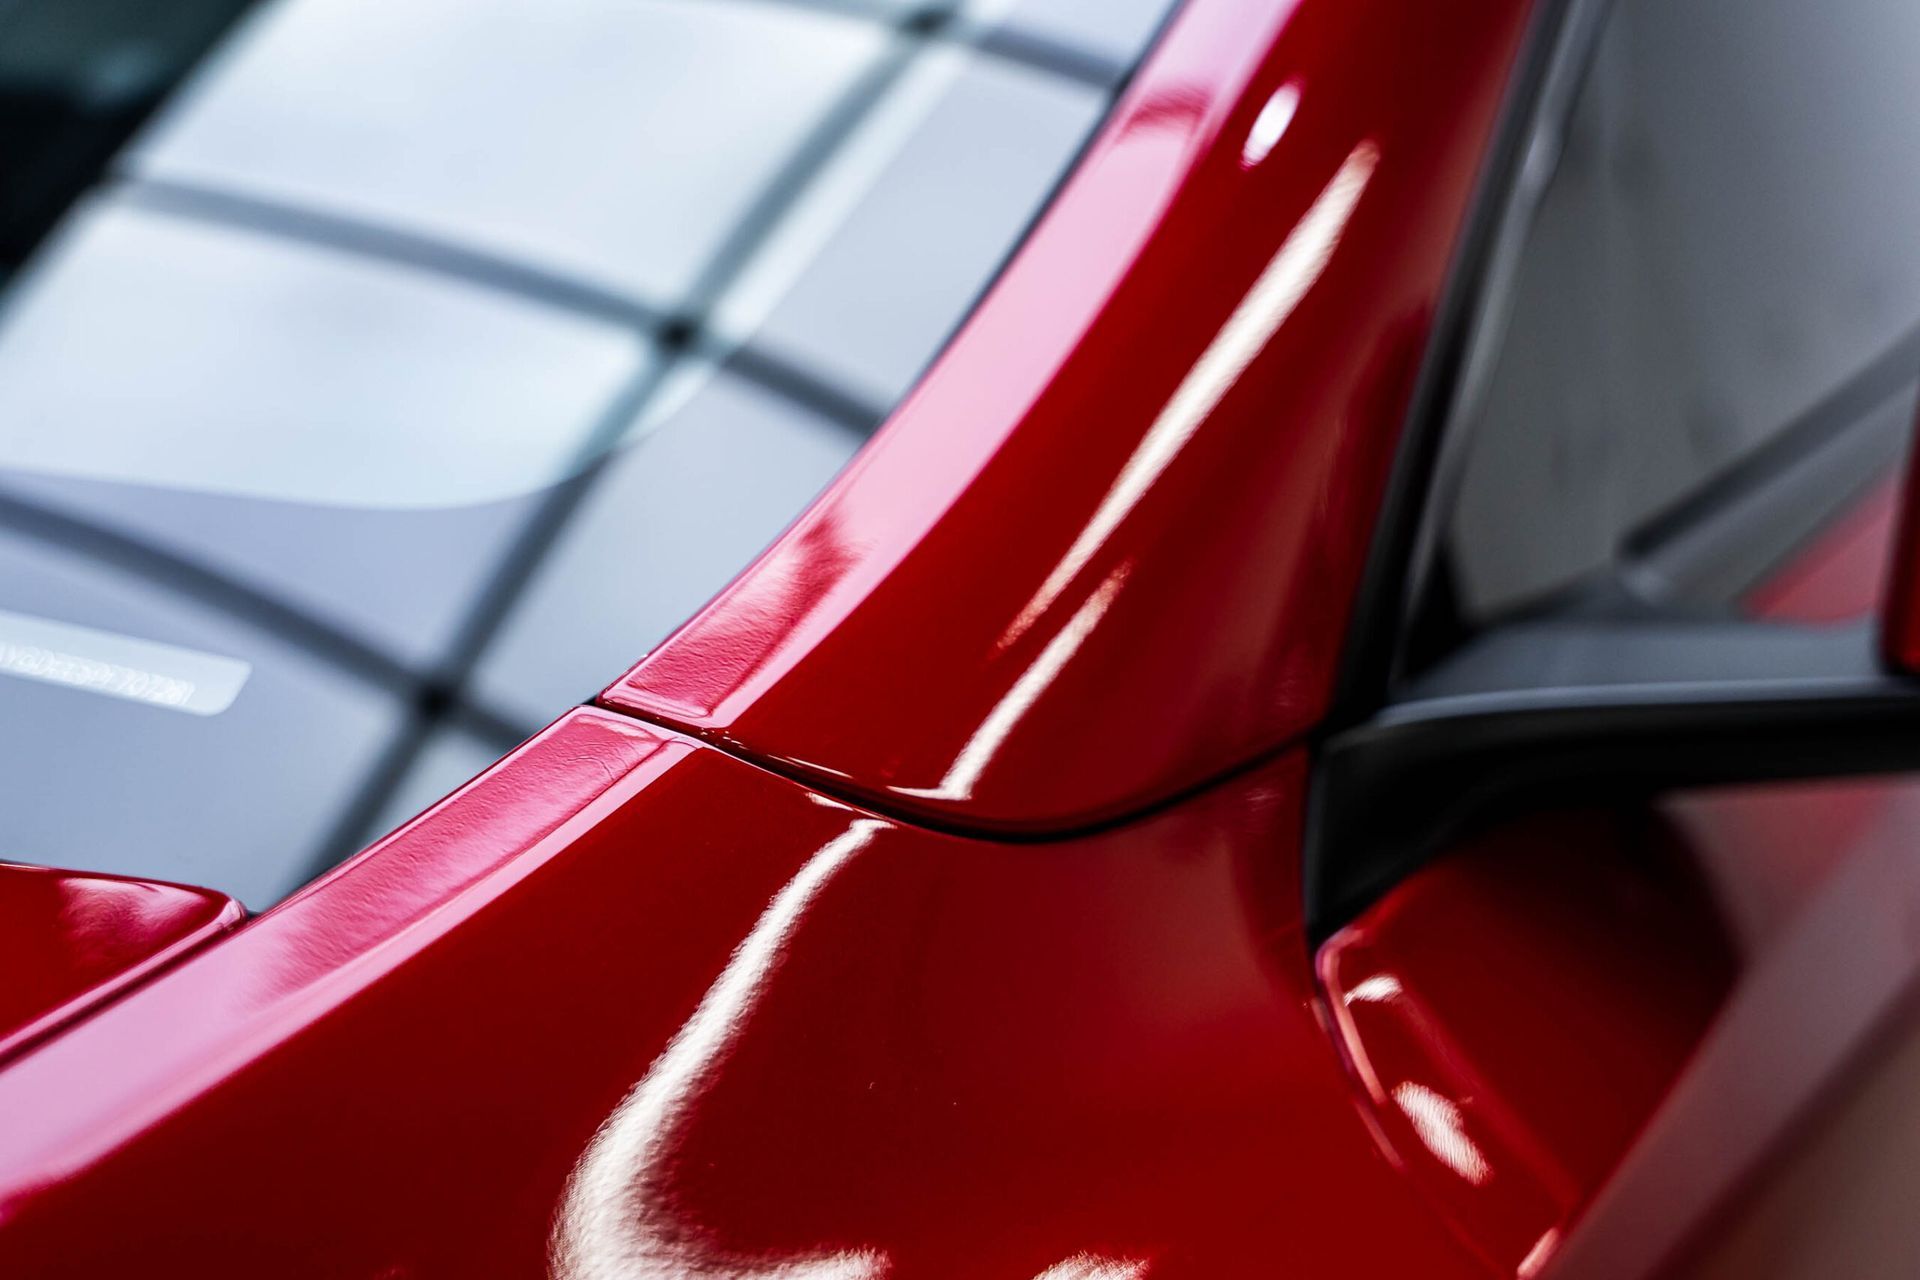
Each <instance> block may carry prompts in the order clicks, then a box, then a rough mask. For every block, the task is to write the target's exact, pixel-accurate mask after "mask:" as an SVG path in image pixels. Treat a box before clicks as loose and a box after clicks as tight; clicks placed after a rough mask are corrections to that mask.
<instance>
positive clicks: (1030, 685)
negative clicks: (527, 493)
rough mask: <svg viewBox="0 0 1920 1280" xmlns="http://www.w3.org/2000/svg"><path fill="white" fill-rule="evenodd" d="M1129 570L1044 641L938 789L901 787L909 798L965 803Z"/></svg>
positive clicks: (1128, 565) (1123, 570) (1122, 571)
mask: <svg viewBox="0 0 1920 1280" xmlns="http://www.w3.org/2000/svg"><path fill="white" fill-rule="evenodd" d="M1132 568H1133V565H1132V562H1130V561H1129V562H1127V563H1124V564H1122V565H1121V566H1120V567H1119V568H1117V569H1115V570H1114V571H1113V572H1112V573H1110V574H1108V575H1107V577H1106V580H1105V581H1104V582H1102V583H1101V584H1100V586H1099V587H1098V588H1097V589H1096V590H1095V591H1094V593H1093V594H1092V595H1090V596H1088V597H1087V599H1086V603H1084V604H1082V605H1081V606H1080V607H1079V609H1077V610H1075V611H1074V615H1073V617H1072V618H1070V619H1068V620H1067V625H1066V626H1064V627H1062V628H1061V629H1060V634H1059V635H1056V636H1055V637H1054V638H1053V639H1051V640H1049V641H1047V647H1046V648H1044V649H1042V650H1041V651H1040V656H1039V657H1038V658H1035V659H1034V661H1033V665H1032V666H1030V667H1028V668H1027V669H1026V670H1025V671H1024V672H1022V673H1021V675H1020V678H1019V679H1018V680H1016V681H1014V682H1013V687H1012V688H1011V689H1009V690H1007V693H1006V696H1005V697H1003V698H1001V699H1000V701H999V702H998V703H996V704H994V708H993V710H992V711H990V712H988V713H987V717H986V719H984V720H982V721H981V722H980V727H979V728H978V729H975V730H974V731H973V736H972V737H970V738H968V739H967V745H966V746H964V747H962V748H961V749H960V754H959V755H957V756H955V757H954V761H953V765H952V767H951V768H949V769H948V770H947V773H946V776H945V777H943V778H941V779H940V785H939V786H937V787H930V788H913V787H902V788H900V790H901V791H902V792H904V793H906V794H908V795H917V796H925V797H927V798H929V799H935V800H964V799H966V798H967V797H968V796H970V795H972V794H973V786H974V784H975V783H976V782H978V781H980V774H981V773H982V772H983V771H984V770H985V769H986V767H987V765H988V764H989V763H990V762H991V761H992V760H993V757H994V753H995V752H997V751H999V750H1000V747H1001V744H1002V743H1004V742H1006V740H1007V735H1008V734H1010V733H1012V732H1013V727H1014V726H1015V725H1017V724H1019V723H1020V718H1021V717H1022V716H1024V715H1026V714H1027V712H1028V711H1030V710H1032V708H1033V704H1034V703H1035V702H1037V701H1039V699H1040V695H1041V694H1043V693H1045V692H1046V691H1047V688H1048V686H1050V685H1052V684H1053V682H1054V681H1055V680H1056V679H1058V678H1059V675H1060V671H1061V669H1062V668H1063V667H1065V666H1066V665H1067V663H1068V662H1069V661H1070V660H1071V659H1072V657H1073V655H1074V654H1075V653H1078V652H1079V650H1080V646H1081V645H1083V644H1085V643H1086V641H1087V637H1088V636H1090V635H1092V634H1093V629H1094V627H1095V626H1097V625H1098V624H1099V622H1100V619H1101V618H1102V617H1103V616H1104V615H1105V614H1106V612H1107V610H1108V609H1110V608H1112V607H1113V600H1114V597H1115V596H1117V595H1119V594H1120V588H1121V586H1122V584H1124V583H1125V582H1126V580H1127V573H1128V571H1129V570H1131V569H1132Z"/></svg>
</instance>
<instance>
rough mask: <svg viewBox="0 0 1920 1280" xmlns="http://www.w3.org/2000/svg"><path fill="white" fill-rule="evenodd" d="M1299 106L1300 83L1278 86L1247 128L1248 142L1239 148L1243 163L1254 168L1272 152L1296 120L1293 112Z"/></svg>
mask: <svg viewBox="0 0 1920 1280" xmlns="http://www.w3.org/2000/svg"><path fill="white" fill-rule="evenodd" d="M1299 109H1300V86H1299V85H1296V84H1293V83H1291V82H1289V83H1287V84H1283V85H1281V86H1280V87H1279V88H1278V89H1275V90H1274V91H1273V96H1272V97H1271V98H1268V99H1267V105H1266V106H1264V107H1262V108H1260V114H1259V115H1258V116H1255V117H1254V121H1253V128H1251V129H1249V130H1248V131H1247V140H1246V143H1245V144H1244V145H1243V146H1241V148H1240V163H1242V164H1244V165H1246V166H1247V167H1248V168H1249V169H1251V168H1252V167H1253V166H1254V165H1256V164H1259V163H1260V162H1261V161H1262V160H1265V159H1266V158H1267V157H1268V156H1269V155H1271V154H1272V153H1273V149H1274V147H1275V146H1276V145H1278V144H1279V142H1280V139H1281V138H1282V137H1283V136H1285V134H1286V132H1287V126H1288V125H1290V124H1292V123H1293V113H1294V112H1296V111H1298V110H1299Z"/></svg>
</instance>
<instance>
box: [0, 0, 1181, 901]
mask: <svg viewBox="0 0 1920 1280" xmlns="http://www.w3.org/2000/svg"><path fill="white" fill-rule="evenodd" d="M1167 8H1168V0H1003V2H1001V3H972V4H958V3H956V4H947V5H931V6H928V5H910V4H906V3H903V2H901V0H869V2H865V3H856V2H854V0H549V2H548V3H542V4H537V5H534V4H526V3H524V0H275V2H271V3H265V4H254V5H249V4H243V3H240V2H239V0H193V2H192V3H188V2H185V0H179V2H176V3H172V4H168V5H157V6H156V5H148V4H145V3H139V2H137V0H12V2H11V3H8V2H7V0H0V136H4V137H5V138H6V139H7V143H8V145H7V147H6V148H5V149H4V150H0V155H4V156H5V157H6V159H5V160H4V161H3V162H0V165H4V171H5V177H6V181H5V182H4V183H0V190H3V191H4V192H5V196H4V203H3V204H0V255H4V256H0V283H3V284H4V292H3V293H0V725H4V726H5V729H4V732H0V779H3V780H4V781H0V858H5V859H10V860H15V861H22V862H32V863H38V864H42V865H55V866H68V867H75V868H81V869H87V870H97V871H109V872H117V873H123V874H133V875H142V876H149V877H154V878H160V879H170V880H180V881H187V882H191V883H196V884H202V885H208V886H211V887H214V888H218V889H222V890H225V891H227V892H229V893H233V894H235V895H236V896H238V897H239V898H241V899H242V900H243V901H245V902H247V903H248V904H249V905H251V906H254V907H256V908H257V907H261V906H265V905H268V904H270V903H272V902H274V901H276V900H278V899H279V898H281V897H283V896H285V895H286V894H287V893H288V892H290V891H291V890H293V889H294V888H297V887H298V886H299V885H300V884H302V883H304V882H305V881H306V880H308V879H310V878H311V877H312V876H313V875H314V874H315V873H316V872H317V871H319V870H321V869H324V868H325V867H327V866H329V865H331V864H332V863H333V862H335V861H337V860H338V859H339V858H340V857H342V856H344V855H345V854H347V853H350V852H352V851H353V850H354V849H356V848H359V847H361V846H362V845H364V844H365V843H366V842H367V841H368V840H370V839H372V838H374V837H376V836H378V835H379V834H380V833H382V832H383V831H385V830H388V829H390V828H391V827H392V826H394V825H395V824H396V823H398V822H400V821H402V820H404V819H405V818H406V817H407V816H409V815H411V814H412V813H414V812H417V811H418V810H419V809H421V808H422V807H424V806H425V805H426V804H428V803H430V802H431V801H432V800H434V799H435V798H437V797H438V796H440V795H442V794H444V793H445V792H447V791H448V790H450V789H451V788H452V787H454V786H456V785H458V784H459V783H460V782H461V781H463V780H464V779H466V778H467V777H469V776H471V775H472V774H474V773H475V772H477V771H478V770H479V769H481V768H483V767H484V766H485V765H486V764H487V763H489V762H490V761H491V760H493V759H495V758H497V757H498V756H499V755H500V754H501V753H502V752H504V751H505V750H506V749H508V748H509V747H511V746H512V745H514V744H515V743H517V742H519V741H520V740H522V739H523V738H524V737H525V736H527V735H528V734H529V733H530V732H532V731H533V730H535V729H537V728H538V727H539V726H540V725H542V724H544V723H546V722H547V721H549V720H551V719H552V718H553V717H554V716H556V715H558V714H559V713H561V712H562V711H564V710H565V709H566V708H567V707H568V706H570V705H572V704H574V703H577V702H580V701H582V700H584V699H587V698H590V697H592V696H593V695H594V694H595V693H596V692H597V691H598V690H599V689H600V688H601V687H603V686H604V685H605V684H607V683H609V682H610V681H611V680H613V679H614V678H615V677H617V676H618V675H619V674H620V672H621V671H623V670H624V669H625V668H626V667H627V666H628V665H630V664H631V663H632V662H633V661H634V660H635V659H637V658H638V657H639V656H640V655H641V654H642V653H644V652H645V651H646V650H647V649H648V648H649V647H650V646H652V645H653V644H655V643H657V642H658V641H659V640H660V639H661V638H662V637H664V636H665V635H666V634H667V633H668V632H669V631H670V630H671V629H672V628H673V627H674V626H675V625H677V624H678V623H679V622H680V621H681V620H683V619H684V618H685V617H686V616H688V615H689V614H690V613H691V612H692V611H693V610H694V609H696V608H697V607H698V606H699V605H700V604H702V603H703V602H704V601H705V600H706V599H707V598H708V597H709V596H711V595H712V593H713V592H714V591H715V590H717V589H718V588H719V587H721V586H722V585H724V584H725V582H726V581H727V580H728V579H729V578H730V577H731V576H732V575H733V574H734V573H736V572H738V570H739V569H740V568H742V567H743V566H744V565H745V564H746V563H747V561H748V560H749V559H751V557H752V556H753V555H754V554H755V553H756V552H757V551H758V550H760V548H762V547H763V546H764V545H765V544H766V543H767V542H768V541H769V540H770V539H771V538H772V537H773V536H774V535H775V534H777V533H778V531H779V530H780V529H781V528H782V527H783V526H784V525H785V524H786V523H787V522H788V521H789V520H791V519H792V518H793V516H794V515H795V514H797V513H798V511H799V510H800V509H801V508H802V507H803V506H804V505H805V504H806V503H807V502H808V500H809V499H810V498H811V497H812V496H813V495H814V494H815V493H817V492H818V491H819V489H820V488H821V487H822V486H823V485H824V484H825V483H826V482H827V481H828V480H829V479H830V478H831V477H832V476H833V475H834V473H835V472H836V471H838V470H839V468H840V467H841V466H842V465H843V464H844V463H845V462H846V461H847V459H848V458H849V457H851V456H852V454H853V453H854V452H855V451H856V450H857V449H858V448H859V447H860V445H861V443H862V442H863V441H864V440H865V439H866V438H867V436H868V435H869V434H870V433H871V432H872V430H873V429H874V427H875V426H876V425H877V424H878V423H879V422H880V420H881V419H882V418H883V417H884V416H885V415H886V414H887V412H888V411H889V410H890V409H891V408H892V406H893V405H894V404H895V403H896V402H897V401H898V400H899V399H900V398H901V397H902V396H903V395H904V393H905V392H906V390H907V389H908V388H909V387H910V385H911V384H912V383H913V381H914V380H915V379H916V378H917V377H918V376H919V374H920V372H921V371H922V370H923V369H924V368H925V366H926V365H927V363H928V362H929V361H930V360H931V359H932V358H933V357H934V355H936V354H937V353H938V351H939V349H940V348H941V346H942V345H943V344H944V343H945V341H946V339H947V337H948V336H949V335H950V334H951V333H952V332H953V330H954V329H955V327H956V326H957V325H958V324H959V322H960V321H961V320H962V319H964V317H965V315H966V313H967V312H968V310H969V309H970V308H971V306H972V304H973V302H974V301H975V299H977V298H978V297H979V295H980V294H981V292H982V291H983V289H984V288H985V287H986V286H987V285H988V284H989V283H990V282H991V280H992V278H993V276H994V275H995V273H996V272H997V271H998V269H999V266H1000V264H1001V263H1002V262H1004V261H1005V259H1006V257H1007V255H1008V254H1009V253H1010V252H1011V251H1012V249H1013V248H1014V247H1015V246H1016V245H1017V243H1018V242H1019V240H1020V238H1021V236H1022V235H1023V234H1024V232H1025V229H1026V228H1027V227H1028V226H1029V225H1030V223H1031V222H1032V220H1033V219H1034V217H1035V216H1036V215H1037V214H1038V212H1039V210H1040V209H1041V208H1042V206H1043V205H1044V203H1045V201H1046V199H1047V197H1048V196H1049V194H1050V193H1051V192H1052V190H1053V189H1054V187H1055V186H1056V184H1057V183H1058V182H1059V181H1060V179H1061V178H1062V177H1063V176H1064V174H1065V173H1066V171H1067V170H1068V169H1069V168H1070V167H1071V164H1072V162H1073V159H1074V157H1075V155H1076V154H1077V153H1078V151H1079V149H1080V147H1081V146H1082V145H1083V144H1084V143H1085V141H1086V139H1087V138H1088V137H1089V135H1090V133H1091V132H1092V130H1093V129H1094V128H1095V126H1096V125H1097V124H1098V123H1099V121H1100V120H1101V119H1102V117H1103V116H1104V114H1105V112H1106V110H1107V109H1108V107H1109V105H1110V103H1111V102H1112V99H1113V96H1114V94H1115V93H1116V92H1117V90H1118V88H1119V85H1120V82H1121V80H1122V79H1123V78H1124V76H1125V74H1126V73H1127V71H1128V69H1129V68H1130V67H1131V66H1132V65H1133V63H1134V62H1135V61H1136V60H1137V59H1138V57H1139V56H1140V55H1141V53H1142V52H1143V51H1144V49H1145V48H1146V47H1147V45H1148V43H1149V42H1150V40H1151V39H1152V37H1153V35H1154V33H1155V32H1156V30H1157V29H1158V27H1159V25H1160V23H1161V22H1162V21H1163V19H1164V17H1165V10H1166V9H1167Z"/></svg>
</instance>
